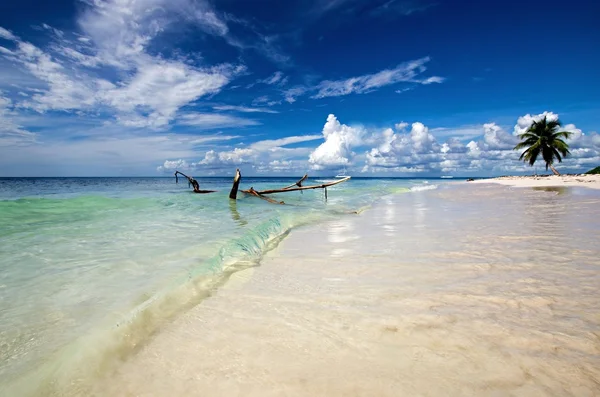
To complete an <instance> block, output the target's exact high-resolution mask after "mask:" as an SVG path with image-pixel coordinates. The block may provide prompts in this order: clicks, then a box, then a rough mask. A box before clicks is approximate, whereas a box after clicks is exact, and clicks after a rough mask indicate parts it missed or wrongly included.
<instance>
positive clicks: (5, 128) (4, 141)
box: [0, 92, 36, 146]
mask: <svg viewBox="0 0 600 397" xmlns="http://www.w3.org/2000/svg"><path fill="white" fill-rule="evenodd" d="M0 94H2V92H0ZM11 105H12V101H11V100H10V99H8V98H5V97H3V96H1V95H0V146H20V145H23V144H28V143H32V142H34V141H35V139H36V134H34V133H32V132H30V131H27V130H26V129H24V128H23V127H22V126H21V125H19V124H18V122H17V121H16V120H15V115H14V114H13V112H12V111H11V109H10V107H11Z"/></svg>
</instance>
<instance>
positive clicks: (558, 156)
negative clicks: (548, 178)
mask: <svg viewBox="0 0 600 397" xmlns="http://www.w3.org/2000/svg"><path fill="white" fill-rule="evenodd" d="M552 153H554V155H555V156H556V158H557V159H558V162H559V163H562V157H560V153H558V150H556V148H552Z"/></svg>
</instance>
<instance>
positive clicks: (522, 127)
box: [513, 112, 558, 136]
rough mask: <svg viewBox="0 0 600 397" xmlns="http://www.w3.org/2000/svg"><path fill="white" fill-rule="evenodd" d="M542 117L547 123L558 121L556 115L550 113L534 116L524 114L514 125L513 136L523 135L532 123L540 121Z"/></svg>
mask: <svg viewBox="0 0 600 397" xmlns="http://www.w3.org/2000/svg"><path fill="white" fill-rule="evenodd" d="M544 117H546V118H547V119H548V121H556V120H558V114H555V113H552V112H544V113H540V114H535V115H531V114H526V115H525V116H521V117H519V119H518V120H517V124H515V128H514V130H513V135H517V136H518V135H521V134H524V133H525V132H527V129H528V128H529V127H531V124H533V122H534V121H540V120H541V119H543V118H544Z"/></svg>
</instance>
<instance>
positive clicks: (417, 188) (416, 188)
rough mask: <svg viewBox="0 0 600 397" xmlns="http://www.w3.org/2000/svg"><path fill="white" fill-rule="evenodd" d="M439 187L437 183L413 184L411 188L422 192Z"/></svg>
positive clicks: (413, 190) (412, 190)
mask: <svg viewBox="0 0 600 397" xmlns="http://www.w3.org/2000/svg"><path fill="white" fill-rule="evenodd" d="M434 189H437V185H419V186H413V187H411V188H410V191H411V192H422V191H424V190H434Z"/></svg>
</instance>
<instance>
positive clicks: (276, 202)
mask: <svg viewBox="0 0 600 397" xmlns="http://www.w3.org/2000/svg"><path fill="white" fill-rule="evenodd" d="M243 192H244V193H246V194H249V195H251V196H255V197H258V198H260V199H263V200H265V201H268V202H269V203H271V204H285V203H284V202H283V201H277V200H273V199H272V198H269V197H265V196H263V195H262V194H260V193H259V192H257V191H256V190H254V188H253V187H251V188H250V189H248V190H243Z"/></svg>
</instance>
